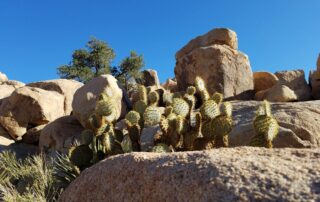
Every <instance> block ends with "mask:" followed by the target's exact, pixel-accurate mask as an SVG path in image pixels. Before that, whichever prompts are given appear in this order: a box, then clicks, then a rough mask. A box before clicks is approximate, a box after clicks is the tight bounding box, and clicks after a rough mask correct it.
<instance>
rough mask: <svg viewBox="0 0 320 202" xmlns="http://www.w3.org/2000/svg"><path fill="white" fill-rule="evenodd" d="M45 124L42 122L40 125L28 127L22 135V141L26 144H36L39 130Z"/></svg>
mask: <svg viewBox="0 0 320 202" xmlns="http://www.w3.org/2000/svg"><path fill="white" fill-rule="evenodd" d="M46 125H47V124H42V125H39V126H36V127H34V128H30V129H29V130H28V131H27V132H26V134H24V135H23V137H22V141H23V142H24V143H27V144H36V145H38V143H39V137H40V134H41V131H42V129H43V128H44V127H45V126H46Z"/></svg>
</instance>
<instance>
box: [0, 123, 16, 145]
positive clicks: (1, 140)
mask: <svg viewBox="0 0 320 202" xmlns="http://www.w3.org/2000/svg"><path fill="white" fill-rule="evenodd" d="M13 143H14V140H13V139H12V138H11V137H10V135H9V133H7V131H6V130H5V129H4V128H3V127H2V126H0V145H2V146H9V145H10V144H13Z"/></svg>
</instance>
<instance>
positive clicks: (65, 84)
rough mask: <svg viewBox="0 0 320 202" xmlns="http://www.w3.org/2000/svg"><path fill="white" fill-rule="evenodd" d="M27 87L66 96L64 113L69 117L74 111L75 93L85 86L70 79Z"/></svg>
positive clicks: (37, 83) (31, 84) (41, 82)
mask: <svg viewBox="0 0 320 202" xmlns="http://www.w3.org/2000/svg"><path fill="white" fill-rule="evenodd" d="M27 86H31V87H37V88H41V89H44V90H47V91H54V92H57V93H59V94H61V95H63V96H64V111H65V115H69V114H70V113H71V111H72V106H71V105H72V101H73V96H74V93H75V92H76V91H77V90H78V89H79V88H80V87H81V86H83V83H80V82H78V81H75V80H68V79H55V80H48V81H40V82H35V83H29V84H27Z"/></svg>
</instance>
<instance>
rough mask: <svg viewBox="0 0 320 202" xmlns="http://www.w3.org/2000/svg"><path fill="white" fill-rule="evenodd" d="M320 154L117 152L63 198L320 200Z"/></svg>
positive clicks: (66, 201)
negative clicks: (123, 153)
mask: <svg viewBox="0 0 320 202" xmlns="http://www.w3.org/2000/svg"><path fill="white" fill-rule="evenodd" d="M319 157H320V149H289V148H287V149H265V148H254V147H238V148H220V149H213V150H209V151H198V152H176V153H164V154H158V153H130V154H125V155H117V156H114V157H111V158H108V159H106V160H104V161H101V162H99V163H97V164H96V165H94V166H92V167H90V168H88V169H86V170H84V171H83V172H82V173H81V175H80V176H79V177H78V178H76V179H75V180H74V181H73V182H72V183H71V184H70V185H69V186H68V188H67V189H66V190H65V191H64V192H63V193H62V195H61V198H60V200H59V201H60V202H78V201H106V199H107V200H108V201H168V202H171V201H219V202H224V201H226V202H230V201H319V200H320V194H319V192H320V187H319V181H320V165H319ZM119 168H121V169H119Z"/></svg>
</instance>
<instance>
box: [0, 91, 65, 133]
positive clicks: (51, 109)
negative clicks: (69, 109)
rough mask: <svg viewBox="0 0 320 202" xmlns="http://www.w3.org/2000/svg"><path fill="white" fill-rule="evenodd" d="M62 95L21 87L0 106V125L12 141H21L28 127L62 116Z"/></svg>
mask: <svg viewBox="0 0 320 202" xmlns="http://www.w3.org/2000/svg"><path fill="white" fill-rule="evenodd" d="M63 108H64V98H63V96H62V95H60V94H58V93H56V92H51V91H46V90H43V89H40V88H33V87H28V86H25V87H21V88H18V89H16V90H15V91H14V92H13V93H12V95H11V96H10V97H7V98H5V99H4V100H3V101H2V104H1V106H0V124H1V125H2V126H3V127H4V128H5V129H6V130H7V131H8V133H9V134H10V135H11V137H13V138H14V139H21V137H22V136H23V135H24V134H25V133H26V132H27V128H29V126H38V125H42V124H46V123H48V122H50V121H53V120H55V119H56V118H58V117H61V116H63V115H64V109H63Z"/></svg>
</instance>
